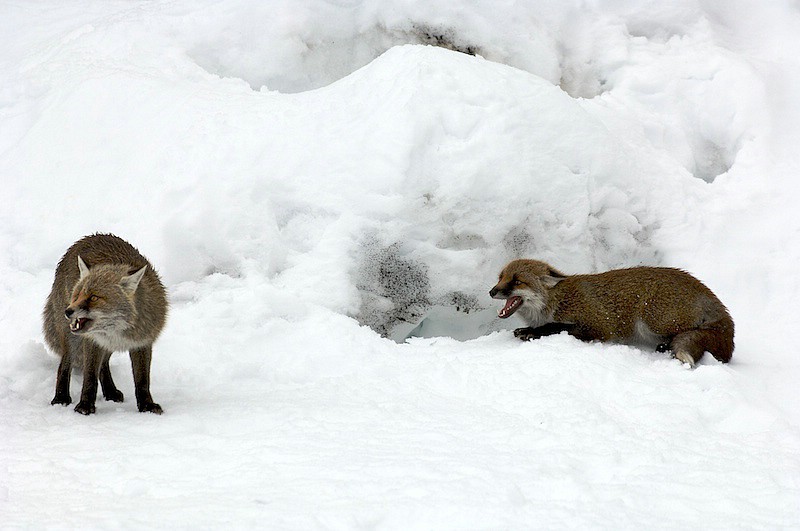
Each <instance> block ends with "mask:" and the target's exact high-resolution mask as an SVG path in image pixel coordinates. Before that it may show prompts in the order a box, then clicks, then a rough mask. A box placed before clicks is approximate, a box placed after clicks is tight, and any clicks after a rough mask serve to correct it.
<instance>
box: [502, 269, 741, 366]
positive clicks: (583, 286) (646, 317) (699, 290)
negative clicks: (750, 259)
mask: <svg viewBox="0 0 800 531" xmlns="http://www.w3.org/2000/svg"><path fill="white" fill-rule="evenodd" d="M489 295H490V296H491V297H492V298H495V299H502V300H505V305H504V306H503V308H502V309H501V310H500V312H499V313H498V317H500V318H502V319H506V318H508V317H510V316H512V315H515V314H516V315H519V316H521V317H522V319H523V320H525V321H526V322H527V323H528V326H527V327H524V328H518V329H516V330H514V335H515V336H516V337H518V338H520V339H522V340H525V341H527V340H531V339H538V338H540V337H543V336H547V335H551V334H558V333H560V332H567V333H568V334H570V335H572V336H574V337H576V338H578V339H581V340H584V341H595V340H597V341H611V342H619V343H627V344H634V345H646V346H650V347H653V348H655V349H656V350H657V351H659V352H666V351H671V352H672V355H673V357H675V358H677V359H679V360H680V361H681V362H683V363H685V364H688V365H689V366H691V367H693V366H694V365H695V364H696V363H697V362H698V361H699V360H700V358H701V357H702V356H703V354H704V353H705V352H710V353H711V355H712V356H714V358H716V359H717V360H719V361H721V362H723V363H727V362H729V361H730V359H731V356H732V355H733V320H732V319H731V316H730V314H729V313H728V310H727V309H726V308H725V306H724V305H723V304H722V302H720V300H719V299H718V298H717V296H716V295H714V293H713V292H712V291H711V290H710V289H709V288H708V287H706V286H705V285H704V284H703V283H702V282H700V281H699V280H697V279H696V278H695V277H693V276H692V275H690V274H689V273H687V272H685V271H682V270H680V269H673V268H668V267H633V268H629V269H616V270H612V271H606V272H605V273H598V274H593V275H565V274H563V273H561V272H560V271H558V270H557V269H554V268H553V267H551V266H550V265H548V264H546V263H544V262H540V261H538V260H525V259H523V260H514V261H512V262H510V263H509V264H508V265H506V267H505V268H503V270H502V272H501V273H500V278H499V280H498V282H497V285H496V286H495V287H493V288H492V289H491V291H490V292H489Z"/></svg>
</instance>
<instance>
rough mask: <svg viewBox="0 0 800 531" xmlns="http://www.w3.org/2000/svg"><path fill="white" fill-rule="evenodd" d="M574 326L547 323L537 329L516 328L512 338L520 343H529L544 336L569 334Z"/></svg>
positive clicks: (529, 327)
mask: <svg viewBox="0 0 800 531" xmlns="http://www.w3.org/2000/svg"><path fill="white" fill-rule="evenodd" d="M573 327H574V325H571V324H564V323H548V324H546V325H542V326H537V327H535V328H534V327H531V326H528V327H525V328H517V329H516V330H514V337H517V338H519V339H521V340H522V341H531V340H532V339H539V338H540V337H544V336H551V335H553V334H560V333H561V332H564V331H567V332H570V331H571V330H572V329H573Z"/></svg>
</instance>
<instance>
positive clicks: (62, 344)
mask: <svg viewBox="0 0 800 531" xmlns="http://www.w3.org/2000/svg"><path fill="white" fill-rule="evenodd" d="M65 317H66V319H65ZM166 317H167V296H166V291H165V290H164V286H163V285H162V284H161V280H159V278H158V274H157V273H156V271H155V270H154V269H153V266H152V265H150V262H148V261H147V259H146V258H145V257H144V256H142V255H141V254H139V251H137V250H136V249H135V248H134V247H133V246H132V245H131V244H129V243H128V242H126V241H125V240H123V239H121V238H118V237H116V236H114V235H112V234H95V235H92V236H86V237H85V238H83V239H81V240H79V241H78V242H76V243H75V244H74V245H73V246H72V247H70V248H69V249H68V250H67V252H66V253H65V254H64V256H63V257H62V258H61V261H60V262H59V263H58V266H57V267H56V277H55V280H54V281H53V288H52V290H51V291H50V296H49V297H48V298H47V304H46V305H45V308H44V314H43V318H44V336H45V340H46V341H47V344H48V345H49V346H50V348H51V349H52V350H54V351H55V352H57V353H58V354H59V355H60V356H61V363H60V364H59V366H58V373H57V374H56V395H55V397H54V398H53V400H52V401H51V402H50V403H51V404H63V405H65V406H66V405H69V404H70V403H71V402H72V398H71V397H70V394H69V381H70V375H71V367H72V362H73V361H75V362H77V363H82V364H83V388H82V389H81V399H80V402H78V405H77V406H76V407H75V411H77V412H78V413H82V414H83V415H90V414H92V413H94V412H95V400H96V398H97V380H98V377H99V379H100V386H101V387H102V389H103V396H104V397H105V399H106V400H111V401H112V402H122V399H123V396H122V393H121V392H120V391H119V389H117V387H116V385H114V380H113V379H112V378H111V370H110V369H109V366H108V360H109V358H111V354H112V353H114V352H117V351H126V350H127V351H129V352H130V357H131V364H132V365H133V381H134V384H135V388H136V405H137V406H138V408H139V411H150V412H151V413H157V414H161V413H162V409H161V406H159V405H158V404H156V403H155V402H153V398H152V397H151V396H150V359H151V356H152V352H153V342H154V341H155V340H156V338H157V337H158V335H159V333H160V332H161V329H162V328H163V327H164V322H165V320H166Z"/></svg>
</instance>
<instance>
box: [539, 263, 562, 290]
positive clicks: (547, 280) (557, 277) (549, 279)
mask: <svg viewBox="0 0 800 531" xmlns="http://www.w3.org/2000/svg"><path fill="white" fill-rule="evenodd" d="M565 278H567V275H565V274H564V273H562V272H561V271H557V270H555V269H553V268H552V267H549V268H548V269H547V274H546V275H544V276H543V277H542V283H543V284H544V285H545V286H547V287H548V288H554V287H555V286H556V284H558V283H559V282H561V281H562V280H564V279H565Z"/></svg>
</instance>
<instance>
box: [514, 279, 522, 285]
mask: <svg viewBox="0 0 800 531" xmlns="http://www.w3.org/2000/svg"><path fill="white" fill-rule="evenodd" d="M520 284H522V281H521V280H514V285H515V286H519V285H520Z"/></svg>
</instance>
